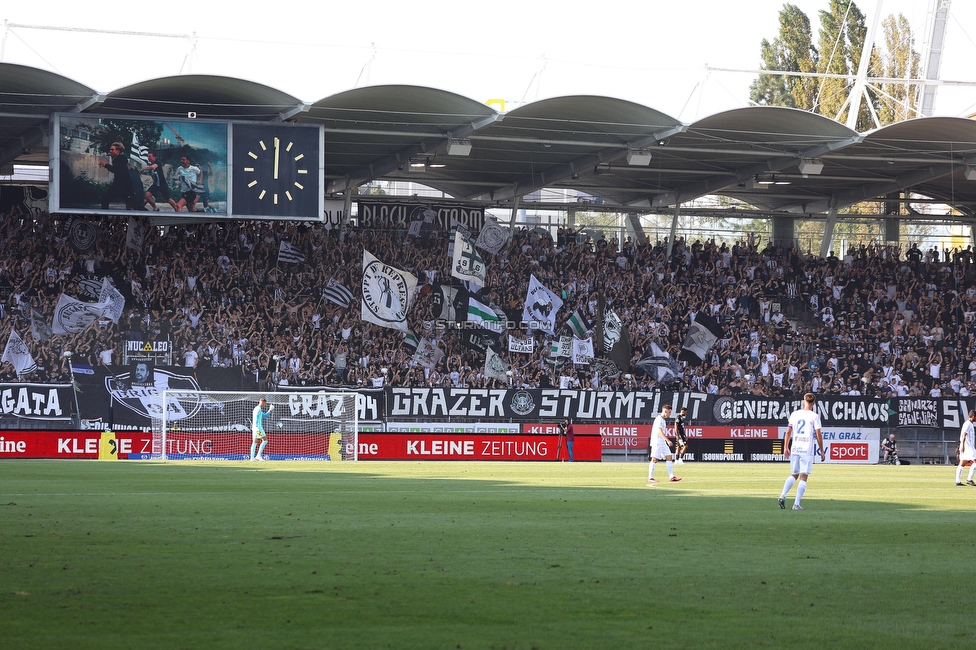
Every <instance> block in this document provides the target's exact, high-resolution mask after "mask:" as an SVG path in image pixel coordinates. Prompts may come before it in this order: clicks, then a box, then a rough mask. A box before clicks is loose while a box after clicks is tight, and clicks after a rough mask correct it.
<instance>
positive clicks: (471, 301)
mask: <svg viewBox="0 0 976 650" xmlns="http://www.w3.org/2000/svg"><path fill="white" fill-rule="evenodd" d="M468 322H471V323H477V324H478V325H479V326H480V327H483V328H484V329H486V330H488V331H490V332H498V333H499V334H500V333H502V332H503V331H504V329H505V328H504V327H503V326H502V323H501V319H500V318H499V317H498V314H496V313H495V310H494V309H492V308H491V307H490V306H489V305H486V304H485V303H483V302H480V301H478V300H477V299H475V297H474V296H471V297H469V298H468Z"/></svg>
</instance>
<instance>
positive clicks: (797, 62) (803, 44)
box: [749, 4, 818, 110]
mask: <svg viewBox="0 0 976 650" xmlns="http://www.w3.org/2000/svg"><path fill="white" fill-rule="evenodd" d="M810 34H811V32H810V19H809V18H807V16H806V14H804V13H803V12H802V11H801V10H800V8H799V7H797V6H796V5H792V4H786V5H784V6H783V9H782V10H781V11H780V13H779V36H778V37H777V38H776V39H774V40H773V42H772V43H770V42H769V41H768V40H766V39H763V41H762V44H761V46H760V56H761V57H762V67H763V68H764V69H766V70H780V71H788V72H815V71H816V66H817V59H818V53H817V49H816V47H814V45H813V41H812V38H811V35H810ZM815 89H816V80H815V79H812V78H809V77H790V76H780V75H763V74H761V75H759V78H758V79H757V80H756V81H755V82H753V84H752V86H751V87H750V89H749V99H750V100H752V101H753V102H755V103H756V104H759V105H763V106H789V107H791V108H800V109H803V110H810V109H811V108H813V101H814V91H815Z"/></svg>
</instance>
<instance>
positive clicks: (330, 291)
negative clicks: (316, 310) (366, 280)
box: [322, 278, 353, 307]
mask: <svg viewBox="0 0 976 650" xmlns="http://www.w3.org/2000/svg"><path fill="white" fill-rule="evenodd" d="M322 295H323V296H325V299H326V300H328V301H329V302H332V303H335V304H337V305H339V306H340V307H349V305H350V304H352V299H353V295H352V291H350V290H349V289H347V288H346V287H344V286H343V285H341V284H339V283H338V282H336V280H335V278H329V282H328V284H326V285H325V290H323V291H322Z"/></svg>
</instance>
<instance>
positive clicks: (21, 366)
mask: <svg viewBox="0 0 976 650" xmlns="http://www.w3.org/2000/svg"><path fill="white" fill-rule="evenodd" d="M7 361H9V362H10V363H11V365H12V366H13V367H14V370H15V371H16V372H17V374H18V375H28V374H30V373H32V372H34V371H35V370H37V364H36V363H34V357H32V356H31V353H30V350H28V349H27V344H26V343H24V339H22V338H20V335H19V334H17V332H15V331H14V330H10V338H8V339H7V347H5V348H4V349H3V357H0V363H6V362H7Z"/></svg>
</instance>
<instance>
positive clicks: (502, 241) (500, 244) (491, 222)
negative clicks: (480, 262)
mask: <svg viewBox="0 0 976 650" xmlns="http://www.w3.org/2000/svg"><path fill="white" fill-rule="evenodd" d="M508 236H509V230H508V228H506V227H504V226H500V225H498V222H497V221H496V220H495V219H493V218H491V217H488V218H486V219H485V225H484V226H482V227H481V232H479V233H478V239H477V241H475V243H474V245H475V246H477V247H478V248H480V249H481V250H485V251H488V252H489V253H491V254H492V255H497V254H498V251H500V250H501V249H503V248H505V245H506V244H508Z"/></svg>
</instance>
